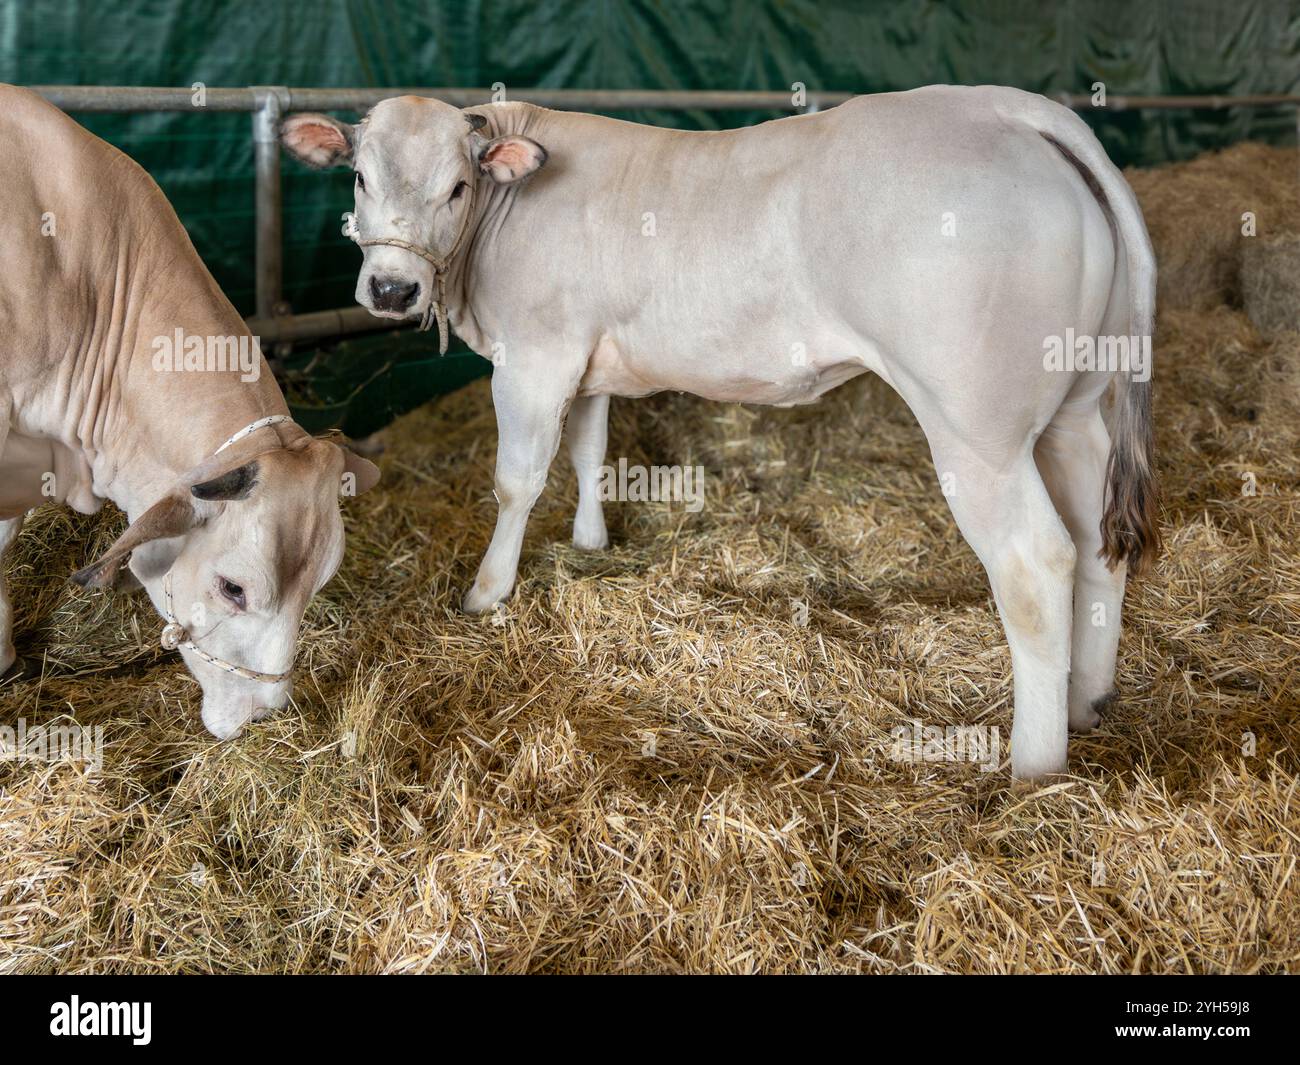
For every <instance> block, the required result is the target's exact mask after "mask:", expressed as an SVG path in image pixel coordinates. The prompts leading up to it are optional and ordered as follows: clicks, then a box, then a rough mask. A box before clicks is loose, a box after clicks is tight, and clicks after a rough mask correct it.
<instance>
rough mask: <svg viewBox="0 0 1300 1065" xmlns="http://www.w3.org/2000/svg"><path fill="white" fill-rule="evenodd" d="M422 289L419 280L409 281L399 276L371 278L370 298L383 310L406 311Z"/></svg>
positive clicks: (377, 307)
mask: <svg viewBox="0 0 1300 1065" xmlns="http://www.w3.org/2000/svg"><path fill="white" fill-rule="evenodd" d="M419 291H420V283H419V282H418V281H411V282H409V283H408V282H407V281H405V280H403V279H402V278H398V277H375V276H374V275H371V278H370V298H371V300H372V301H373V302H374V305H375V307H376V309H378V310H381V311H404V310H406V308H407V307H409V306H410V305H411V304H412V303H414V302H415V297H416V295H417V294H418V293H419Z"/></svg>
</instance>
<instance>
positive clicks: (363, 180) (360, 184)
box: [357, 170, 366, 192]
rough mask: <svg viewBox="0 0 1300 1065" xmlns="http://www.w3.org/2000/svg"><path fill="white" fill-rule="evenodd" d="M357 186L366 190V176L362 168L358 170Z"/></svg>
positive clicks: (363, 190)
mask: <svg viewBox="0 0 1300 1065" xmlns="http://www.w3.org/2000/svg"><path fill="white" fill-rule="evenodd" d="M357 188H359V189H360V190H361V191H362V192H365V191H366V176H365V175H364V174H363V173H361V171H360V170H358V171H357Z"/></svg>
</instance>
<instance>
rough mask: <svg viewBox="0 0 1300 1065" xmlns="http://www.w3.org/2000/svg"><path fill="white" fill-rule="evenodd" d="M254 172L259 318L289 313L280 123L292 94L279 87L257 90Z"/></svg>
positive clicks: (262, 87) (260, 86)
mask: <svg viewBox="0 0 1300 1065" xmlns="http://www.w3.org/2000/svg"><path fill="white" fill-rule="evenodd" d="M253 93H254V98H255V99H256V101H257V106H256V109H255V110H254V111H253V170H254V180H255V181H256V191H255V194H254V216H255V225H256V227H257V234H256V243H255V249H256V251H255V266H254V272H255V283H256V288H257V317H259V318H262V319H269V318H273V317H275V316H276V315H278V314H283V313H285V308H284V307H283V306H282V303H283V294H284V243H283V239H284V224H283V222H282V220H281V214H280V206H281V204H280V119H281V117H282V116H283V114H284V112H285V109H286V108H287V107H288V106H289V90H288V89H287V88H284V87H283V86H278V85H258V86H254V87H253Z"/></svg>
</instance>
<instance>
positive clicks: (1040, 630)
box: [934, 443, 1075, 779]
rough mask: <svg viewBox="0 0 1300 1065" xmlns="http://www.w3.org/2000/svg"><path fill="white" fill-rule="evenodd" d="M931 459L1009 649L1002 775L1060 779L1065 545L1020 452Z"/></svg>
mask: <svg viewBox="0 0 1300 1065" xmlns="http://www.w3.org/2000/svg"><path fill="white" fill-rule="evenodd" d="M934 459H935V466H936V468H937V470H938V471H939V474H940V477H941V478H942V477H943V476H944V475H945V474H949V475H951V477H950V479H949V481H948V483H949V485H950V486H951V489H950V493H949V496H948V503H949V506H950V507H951V508H952V513H953V517H954V518H956V520H957V525H958V527H959V528H960V529H961V531H962V535H964V536H965V537H966V540H967V542H968V543H969V544H970V545H971V547H972V548H973V549H974V551H975V554H976V555H978V556H979V559H980V561H981V562H982V563H983V564H984V569H985V571H986V572H987V573H988V576H989V583H990V584H991V585H992V586H993V598H994V600H995V601H996V603H997V608H998V614H999V615H1000V616H1001V618H1002V624H1003V627H1004V628H1005V629H1006V634H1007V642H1008V643H1009V644H1010V646H1011V667H1012V674H1013V680H1014V686H1015V712H1014V716H1013V719H1012V725H1011V772H1012V775H1013V776H1015V777H1018V778H1022V779H1031V778H1034V777H1040V776H1043V775H1045V774H1048V773H1060V772H1064V770H1065V765H1066V748H1067V745H1068V742H1069V733H1068V728H1067V724H1066V723H1067V701H1066V689H1067V682H1068V680H1069V675H1070V627H1071V618H1070V598H1071V589H1072V584H1073V575H1074V560H1075V552H1074V544H1073V543H1072V542H1071V540H1070V536H1069V533H1068V532H1067V531H1066V529H1065V526H1064V525H1063V524H1062V523H1061V519H1060V518H1059V517H1058V516H1057V513H1056V508H1055V507H1053V505H1052V500H1051V498H1050V497H1049V496H1048V493H1047V489H1046V487H1045V486H1044V485H1043V481H1042V479H1041V478H1040V476H1039V474H1038V469H1037V467H1036V466H1035V465H1034V460H1033V456H1032V454H1031V453H1030V452H1029V449H1028V447H1026V448H1025V450H1024V452H1023V453H1021V454H1017V455H1014V456H1012V457H1010V458H1009V459H1008V460H1007V461H1006V462H1005V463H1003V464H999V465H998V466H991V465H990V464H989V462H988V461H987V458H986V457H982V456H980V455H977V454H976V453H975V452H973V451H972V450H971V449H969V448H968V447H966V446H965V445H964V444H961V443H954V444H952V445H949V446H941V447H937V448H935V451H934Z"/></svg>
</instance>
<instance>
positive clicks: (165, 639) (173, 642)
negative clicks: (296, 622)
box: [158, 414, 293, 684]
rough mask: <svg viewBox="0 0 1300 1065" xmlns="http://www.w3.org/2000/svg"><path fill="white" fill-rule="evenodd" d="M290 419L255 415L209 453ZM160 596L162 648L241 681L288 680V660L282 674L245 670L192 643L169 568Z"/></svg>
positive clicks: (290, 674)
mask: <svg viewBox="0 0 1300 1065" xmlns="http://www.w3.org/2000/svg"><path fill="white" fill-rule="evenodd" d="M291 421H293V419H292V418H291V417H290V416H289V415H287V414H273V415H271V416H270V417H269V418H259V419H258V420H257V421H255V422H253V423H252V424H251V425H246V426H244V428H242V429H240V430H239V432H237V433H236V434H235V435H234V436H232V437H231V438H230V439H229V440H227V441H226V442H225V443H224V444H222V445H221V446H220V447H219V448H217V450H216V451H214V452H213V454H214V455H220V454H221V453H222V452H223V451H225V450H226V448H228V447H230V445H231V444H237V443H238V442H239V441H240V440H243V439H244V437H246V436H249V435H251V434H253V433H255V432H257V430H259V429H263V428H265V427H266V426H268V425H276V424H277V423H279V422H291ZM163 597H164V598H165V599H166V601H167V606H166V609H165V610H164V612H163V613H164V616H165V617H166V618H167V624H166V625H164V626H163V630H162V635H161V636H160V637H159V639H158V642H159V643H160V644H161V645H162V648H163V650H164V651H175V650H177V649H178V648H182V647H183V648H185V649H186V650H187V651H192V652H193V653H194V654H195V655H197V656H198V657H199V658H201V659H203V661H205V662H207V663H208V664H209V665H213V666H216V667H217V668H218V669H224V670H225V671H226V672H227V673H233V674H234V675H235V676H237V677H243V678H244V679H245V680H256V681H260V682H261V683H263V684H279V683H280V682H282V681H286V680H288V679H289V677H290V676H292V675H293V663H292V662H290V663H289V668H288V669H287V670H285V671H284V672H283V673H262V672H261V671H259V670H256V669H249V668H247V667H246V666H237V665H235V663H233V662H227V661H226V660H225V659H224V658H218V657H217V656H216V655H210V654H208V652H207V651H205V650H203V648H201V647H200V646H199V645H198V644H197V643H195V642H194V638H193V637H192V636H191V635H190V634H189V633H188V632H186V631H185V626H184V625H182V624H181V623H180V622H179V621H178V620H177V619H176V607H175V604H174V603H173V601H172V572H171V570H168V571H167V575H166V576H165V577H163Z"/></svg>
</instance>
